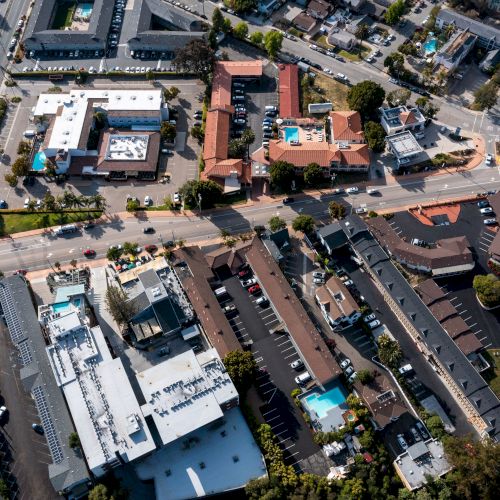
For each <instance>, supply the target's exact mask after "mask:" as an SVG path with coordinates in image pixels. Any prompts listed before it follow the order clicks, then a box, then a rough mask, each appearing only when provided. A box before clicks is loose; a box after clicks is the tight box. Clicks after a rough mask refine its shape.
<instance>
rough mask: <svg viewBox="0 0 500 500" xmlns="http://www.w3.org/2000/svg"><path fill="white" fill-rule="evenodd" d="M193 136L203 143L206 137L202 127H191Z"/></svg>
mask: <svg viewBox="0 0 500 500" xmlns="http://www.w3.org/2000/svg"><path fill="white" fill-rule="evenodd" d="M191 136H192V137H194V138H195V139H196V140H197V141H198V142H199V143H201V141H203V138H204V137H205V134H204V133H203V129H202V127H191Z"/></svg>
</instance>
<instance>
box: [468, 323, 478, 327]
mask: <svg viewBox="0 0 500 500" xmlns="http://www.w3.org/2000/svg"><path fill="white" fill-rule="evenodd" d="M476 325H477V322H476V323H473V324H472V325H469V328H472V327H473V326H476Z"/></svg>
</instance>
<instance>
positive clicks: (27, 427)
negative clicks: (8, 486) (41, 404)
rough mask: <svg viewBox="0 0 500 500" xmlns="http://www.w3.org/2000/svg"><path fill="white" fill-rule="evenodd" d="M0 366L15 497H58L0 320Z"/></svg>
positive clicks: (14, 354)
mask: <svg viewBox="0 0 500 500" xmlns="http://www.w3.org/2000/svg"><path fill="white" fill-rule="evenodd" d="M0 366H2V370H1V371H0V393H1V395H2V398H3V401H2V403H3V404H5V406H7V408H8V410H9V413H8V418H7V420H6V422H5V423H4V425H3V433H4V435H5V437H6V439H7V441H8V446H9V451H10V453H11V455H12V457H13V462H12V466H11V471H12V474H13V475H14V476H15V477H16V478H17V482H18V486H19V497H20V498H40V499H43V500H45V499H47V500H48V499H51V500H52V499H55V498H58V496H57V494H56V492H55V491H54V490H53V488H52V487H51V484H50V481H49V475H48V468H47V464H49V463H52V459H51V456H50V454H49V450H48V447H47V444H46V441H45V438H44V437H43V436H40V435H38V434H36V433H35V432H34V431H32V429H31V424H32V423H39V420H38V414H37V412H36V409H35V405H34V403H33V399H32V398H31V396H30V395H29V394H27V393H26V392H24V390H23V387H22V384H21V381H20V379H19V370H20V368H21V365H20V358H19V354H18V352H17V350H16V349H15V348H14V347H13V346H12V344H11V342H10V337H9V333H8V330H7V328H6V327H5V325H4V323H3V322H0Z"/></svg>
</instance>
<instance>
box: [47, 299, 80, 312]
mask: <svg viewBox="0 0 500 500" xmlns="http://www.w3.org/2000/svg"><path fill="white" fill-rule="evenodd" d="M73 304H74V305H75V307H80V299H75V300H73ZM51 307H52V311H54V312H55V313H64V312H67V311H69V310H70V308H71V302H70V301H69V300H67V301H66V302H58V303H57V304H52V306H51Z"/></svg>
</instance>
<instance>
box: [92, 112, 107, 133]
mask: <svg viewBox="0 0 500 500" xmlns="http://www.w3.org/2000/svg"><path fill="white" fill-rule="evenodd" d="M94 123H95V128H96V129H97V130H101V129H103V128H104V127H105V126H106V113H103V112H102V111H96V112H95V113H94Z"/></svg>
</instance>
